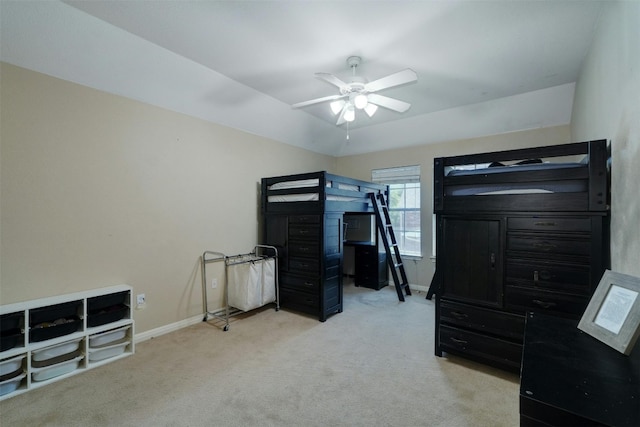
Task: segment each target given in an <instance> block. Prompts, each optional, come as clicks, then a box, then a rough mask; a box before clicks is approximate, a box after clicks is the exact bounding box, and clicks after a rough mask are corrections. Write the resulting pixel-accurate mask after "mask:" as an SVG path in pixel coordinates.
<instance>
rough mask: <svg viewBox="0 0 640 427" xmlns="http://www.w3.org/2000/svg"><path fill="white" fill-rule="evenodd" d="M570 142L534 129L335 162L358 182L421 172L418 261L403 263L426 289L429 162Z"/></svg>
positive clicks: (430, 269) (430, 265)
mask: <svg viewBox="0 0 640 427" xmlns="http://www.w3.org/2000/svg"><path fill="white" fill-rule="evenodd" d="M568 142H571V139H570V132H569V126H556V127H552V128H544V129H536V130H529V131H523V132H514V133H508V134H501V135H494V136H489V137H483V138H473V139H466V140H460V141H451V142H446V143H441V144H427V145H422V146H417V147H409V148H400V149H397V150H390V151H382V152H377V153H369V154H362V155H357V156H346V157H340V158H338V162H337V171H338V172H337V173H339V174H341V175H346V176H350V177H353V178H358V179H362V180H371V169H377V168H384V167H394V166H408V165H420V172H421V175H422V176H421V187H420V189H421V194H420V201H421V208H422V209H421V210H422V212H421V214H422V215H421V218H420V222H421V225H422V233H423V234H422V254H423V257H422V258H421V259H415V258H408V259H404V260H403V261H405V265H406V271H407V278H408V279H409V283H411V284H412V285H418V286H422V287H428V286H429V285H430V284H431V278H432V277H433V273H434V271H435V264H434V262H433V260H432V259H430V256H431V253H432V243H431V242H432V232H431V230H432V214H433V207H432V200H433V159H434V158H435V157H442V156H455V155H461V154H472V153H482V152H487V151H500V150H508V149H516V148H527V147H538V146H543V145H555V144H565V143H568Z"/></svg>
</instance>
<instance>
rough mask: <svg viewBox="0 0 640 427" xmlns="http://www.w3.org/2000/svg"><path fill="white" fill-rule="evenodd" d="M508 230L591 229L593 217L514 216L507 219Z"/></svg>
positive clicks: (570, 230)
mask: <svg viewBox="0 0 640 427" xmlns="http://www.w3.org/2000/svg"><path fill="white" fill-rule="evenodd" d="M507 230H531V231H566V232H573V231H591V218H585V217H577V218H576V217H574V218H554V217H522V218H519V217H512V218H508V219H507Z"/></svg>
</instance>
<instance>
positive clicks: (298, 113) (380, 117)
mask: <svg viewBox="0 0 640 427" xmlns="http://www.w3.org/2000/svg"><path fill="white" fill-rule="evenodd" d="M606 3H607V2H606V1H577V0H567V1H565V0H548V1H544V0H534V1H527V0H492V1H480V0H466V1H455V0H451V1H444V0H439V1H400V0H393V1H363V0H361V1H353V0H351V1H350V0H341V1H320V0H319V1H300V0H299V1H286V0H274V1H270V0H264V1H202V0H200V1H187V0H181V1H178V0H175V1H133V0H132V1H113V0H109V1H102V0H93V1H66V2H59V1H10V0H2V1H1V2H0V8H1V9H0V18H1V25H2V26H1V31H2V32H1V50H0V54H1V55H0V58H1V59H2V61H5V62H8V63H11V64H14V65H18V66H21V67H25V68H28V69H32V70H35V71H39V72H42V73H45V74H49V75H52V76H55V77H59V78H62V79H65V80H69V81H73V82H76V83H79V84H83V85H86V86H90V87H93V88H97V89H100V90H104V91H107V92H110V93H114V94H118V95H123V96H126V97H129V98H132V99H136V100H140V101H144V102H147V103H150V104H153V105H157V106H161V107H164V108H168V109H171V110H174V111H178V112H182V113H185V114H189V115H192V116H195V117H199V118H202V119H205V120H209V121H211V122H215V123H220V124H223V125H226V126H231V127H234V128H238V129H241V130H244V131H247V132H250V133H253V134H257V135H261V136H265V137H268V138H272V139H274V140H277V141H281V142H284V143H287V144H292V145H296V146H300V147H303V148H306V149H309V150H313V151H316V152H320V153H325V154H330V155H334V156H343V155H349V154H358V153H364V152H370V151H378V150H384V149H389V148H396V147H403V146H410V145H416V144H425V143H433V142H442V141H450V140H456V139H461V138H470V137H476V136H484V135H491V134H497V133H503V132H511V131H516V130H523V129H533V128H538V127H546V126H555V125H560V124H566V123H569V121H570V118H571V107H572V102H573V90H574V83H575V81H576V80H577V78H578V73H579V71H580V67H581V64H582V61H583V59H584V57H585V55H586V53H587V52H588V50H589V47H590V43H591V40H592V35H593V33H594V31H595V28H596V26H597V22H598V17H599V16H600V13H601V12H602V9H603V8H604V7H606ZM352 55H358V56H361V57H362V60H363V62H362V64H361V66H360V67H358V69H357V74H358V75H361V76H364V77H366V78H367V79H368V80H375V79H378V78H380V77H384V76H385V75H388V74H391V73H393V72H396V71H400V70H402V69H404V68H411V69H413V70H414V71H416V73H417V74H418V82H417V83H412V84H408V85H405V86H402V87H396V88H391V89H388V90H385V91H383V92H381V93H382V94H384V95H386V96H390V97H394V98H398V99H401V100H404V101H406V102H409V103H411V104H412V107H411V108H410V110H409V111H407V112H406V113H404V114H400V113H396V112H393V111H389V110H384V109H382V108H380V109H379V110H378V113H376V115H375V116H374V117H373V118H369V117H367V116H366V115H365V114H363V113H361V112H359V113H358V115H357V117H356V121H355V122H353V123H351V124H350V129H349V140H347V139H346V135H347V129H346V125H342V126H340V127H338V126H336V125H335V121H336V118H335V117H334V116H333V115H332V114H331V113H330V111H329V106H328V104H326V103H324V104H318V105H314V106H309V107H306V108H303V109H300V110H297V109H292V108H291V107H290V105H291V104H294V103H297V102H301V101H306V100H308V99H312V98H316V97H322V96H327V95H333V94H337V93H338V91H337V88H336V87H334V86H332V85H330V84H328V83H327V82H324V81H321V80H318V79H316V78H314V73H316V72H328V73H332V74H335V75H336V76H338V77H339V78H341V79H343V80H349V77H350V75H351V70H349V69H348V67H347V64H346V59H347V57H349V56H352Z"/></svg>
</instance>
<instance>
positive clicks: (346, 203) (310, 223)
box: [261, 172, 388, 322]
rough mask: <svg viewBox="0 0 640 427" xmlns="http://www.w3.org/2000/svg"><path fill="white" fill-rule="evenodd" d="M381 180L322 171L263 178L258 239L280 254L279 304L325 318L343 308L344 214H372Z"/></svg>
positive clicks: (382, 187) (385, 192)
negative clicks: (261, 235)
mask: <svg viewBox="0 0 640 427" xmlns="http://www.w3.org/2000/svg"><path fill="white" fill-rule="evenodd" d="M370 193H375V194H377V195H378V194H382V195H384V197H385V198H386V197H388V187H387V186H386V185H380V184H374V183H372V182H366V181H359V180H356V179H352V178H347V177H344V176H338V175H333V174H330V173H327V172H312V173H303V174H296V175H286V176H278V177H271V178H263V179H262V194H261V198H262V203H261V205H262V214H263V239H262V240H263V241H264V243H265V244H267V245H270V246H275V247H276V248H277V249H278V255H279V263H278V265H279V271H278V274H279V283H280V306H281V307H283V308H290V309H293V310H296V311H301V312H304V313H308V314H312V315H314V316H317V317H318V318H319V320H320V321H322V322H324V321H325V320H326V319H327V317H328V316H330V315H332V314H335V313H339V312H341V311H342V295H343V292H342V271H343V252H344V242H343V237H344V225H343V215H344V214H347V213H373V207H372V204H371V201H370V196H369V194H370Z"/></svg>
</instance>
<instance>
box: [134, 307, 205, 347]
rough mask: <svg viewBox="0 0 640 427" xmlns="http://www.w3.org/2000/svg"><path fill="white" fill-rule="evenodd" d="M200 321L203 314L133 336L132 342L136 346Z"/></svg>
mask: <svg viewBox="0 0 640 427" xmlns="http://www.w3.org/2000/svg"><path fill="white" fill-rule="evenodd" d="M202 319H204V314H198V315H197V316H193V317H190V318H188V319H184V320H181V321H179V322H174V323H170V324H168V325H164V326H160V327H159V328H155V329H151V330H149V331H145V332H142V333H139V334H135V337H134V342H135V343H136V344H137V343H141V342H143V341H146V340H150V339H151V338H155V337H159V336H160V335H164V334H168V333H169V332H174V331H177V330H179V329H182V328H186V327H187V326H191V325H195V324H198V323H200V322H202Z"/></svg>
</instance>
